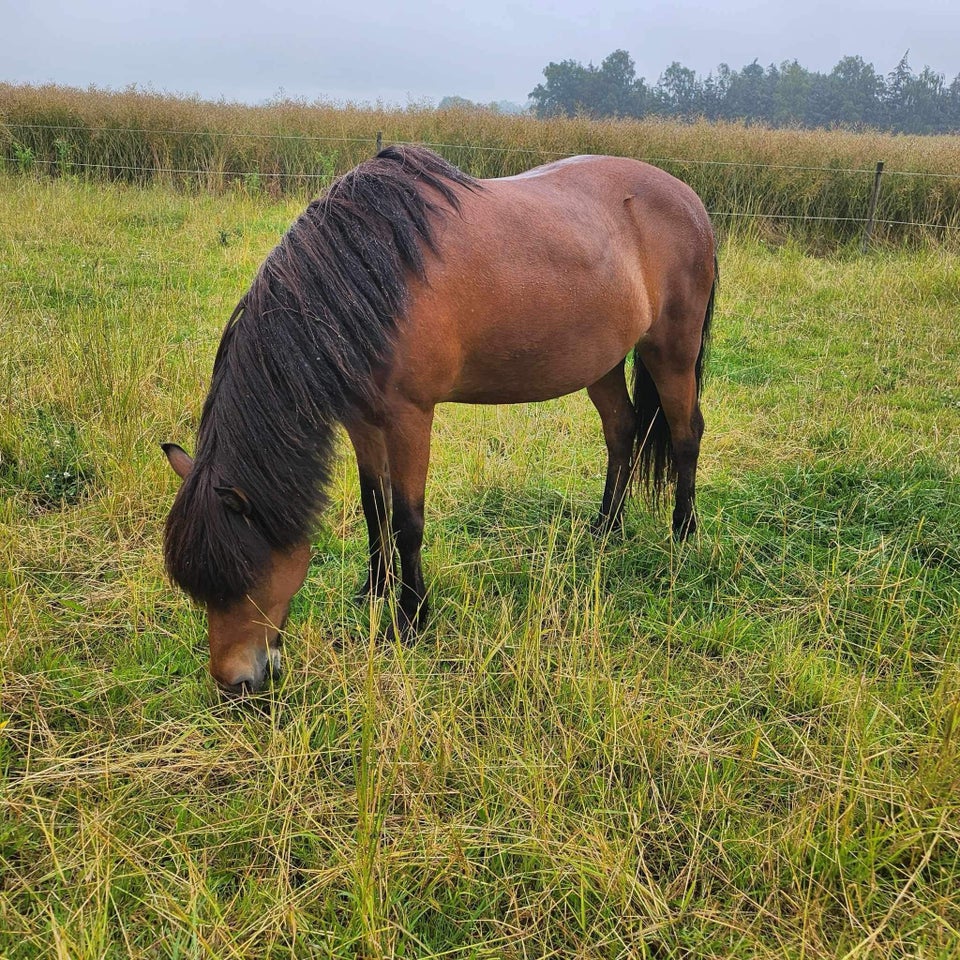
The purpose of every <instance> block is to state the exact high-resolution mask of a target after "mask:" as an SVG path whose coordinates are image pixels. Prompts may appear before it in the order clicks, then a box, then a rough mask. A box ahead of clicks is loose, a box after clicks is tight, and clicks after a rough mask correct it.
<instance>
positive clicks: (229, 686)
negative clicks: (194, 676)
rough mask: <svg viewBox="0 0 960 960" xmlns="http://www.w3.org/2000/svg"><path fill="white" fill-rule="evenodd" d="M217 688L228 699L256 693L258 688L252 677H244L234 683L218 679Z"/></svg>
mask: <svg viewBox="0 0 960 960" xmlns="http://www.w3.org/2000/svg"><path fill="white" fill-rule="evenodd" d="M217 689H218V690H219V691H220V694H221V696H223V697H224V698H225V699H227V700H237V699H240V698H242V697H245V696H248V695H249V694H251V693H256V691H257V688H256V686H255V685H254V682H253V679H252V678H251V677H242V678H241V679H239V680H237V681H235V682H234V683H225V682H224V681H223V680H217Z"/></svg>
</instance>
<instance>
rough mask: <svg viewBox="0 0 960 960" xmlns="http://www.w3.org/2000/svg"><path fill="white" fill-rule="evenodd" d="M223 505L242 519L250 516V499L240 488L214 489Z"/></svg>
mask: <svg viewBox="0 0 960 960" xmlns="http://www.w3.org/2000/svg"><path fill="white" fill-rule="evenodd" d="M213 489H214V490H215V491H216V492H217V493H218V494H220V499H221V500H222V501H223V505H224V506H225V507H226V508H227V509H228V510H232V511H233V512H234V513H239V514H240V516H241V517H249V516H250V498H249V497H248V496H247V495H246V494H245V493H244V492H243V491H242V490H241V489H240V488H239V487H214V488H213Z"/></svg>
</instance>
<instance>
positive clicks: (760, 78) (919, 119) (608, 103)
mask: <svg viewBox="0 0 960 960" xmlns="http://www.w3.org/2000/svg"><path fill="white" fill-rule="evenodd" d="M908 54H909V51H907V53H905V54H904V55H903V57H902V58H901V60H900V62H899V63H898V64H897V66H896V68H895V69H894V70H893V71H892V72H891V73H889V74H888V75H886V76H884V75H883V74H880V73H877V71H876V69H875V68H874V66H873V64H870V63H866V62H865V61H864V60H863V58H862V57H843V58H842V59H841V60H840V62H839V63H838V64H837V65H836V66H835V67H834V68H833V69H832V70H831V71H830V72H829V73H819V72H816V71H811V70H807V69H806V68H805V67H802V66H801V65H800V64H799V63H798V62H797V61H796V60H793V61H785V62H784V63H781V64H780V65H779V66H777V65H775V64H771V65H770V66H769V67H766V68H764V67H761V66H760V64H759V63H758V62H757V61H756V60H754V61H753V63H751V64H748V65H747V66H745V67H743V69H741V70H732V69H731V68H730V67H729V66H728V65H727V64H725V63H722V64H720V66H719V67H717V69H716V71H715V72H711V73H710V74H709V75H708V76H706V77H702V76H699V75H698V74H696V73H695V72H694V71H693V70H691V69H690V68H689V67H685V66H683V65H682V64H680V63H678V62H676V61H674V62H673V63H671V64H670V66H669V67H667V69H666V70H665V71H664V72H663V74H662V75H661V77H660V79H659V80H658V81H657V83H656V84H655V85H653V86H651V85H649V84H648V83H647V82H646V80H645V79H644V78H643V77H637V75H636V65H635V64H634V62H633V59H632V58H631V57H630V54H629V53H627V51H626V50H614V51H613V53H611V54H610V55H609V56H608V57H606V59H604V60H603V62H602V63H601V64H600V65H599V66H594V65H593V64H592V63H589V64H587V65H586V66H584V65H583V64H582V63H579V62H577V61H575V60H562V61H561V62H560V63H549V64H547V66H546V67H545V68H544V71H543V74H544V82H543V83H539V84H537V86H536V87H535V88H534V89H533V90H532V91H531V93H530V100H531V103H532V108H533V111H534V113H535V114H536V115H537V116H539V117H555V116H577V115H581V116H588V117H595V118H603V117H648V116H658V117H672V118H676V119H682V120H695V119H699V118H704V119H707V120H742V121H746V122H750V123H764V124H767V125H769V126H771V127H785V126H800V127H809V128H814V127H834V126H846V127H871V128H875V129H879V130H888V131H891V132H895V133H919V134H929V133H957V132H960V74H958V75H957V76H956V77H955V78H954V80H953V82H952V83H950V84H949V85H948V84H947V83H946V81H945V79H944V76H943V74H939V73H936V72H935V71H933V70H931V69H930V68H929V67H924V68H923V69H922V70H921V71H920V73H914V71H913V70H912V69H911V67H910V63H909V60H908Z"/></svg>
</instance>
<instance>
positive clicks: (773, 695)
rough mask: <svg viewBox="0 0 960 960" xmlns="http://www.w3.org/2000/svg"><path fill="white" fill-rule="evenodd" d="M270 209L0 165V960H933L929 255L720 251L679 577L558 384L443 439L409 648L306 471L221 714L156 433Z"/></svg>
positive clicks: (937, 330) (958, 601)
mask: <svg viewBox="0 0 960 960" xmlns="http://www.w3.org/2000/svg"><path fill="white" fill-rule="evenodd" d="M21 94H22V91H21ZM4 96H6V97H7V98H8V101H9V96H10V94H9V92H7V93H5V94H4ZM64 96H66V95H64ZM151 102H153V101H151V100H150V98H143V97H139V96H138V97H135V98H134V97H131V98H129V99H126V100H125V99H124V98H123V97H122V96H121V97H116V98H114V99H112V100H109V103H110V104H112V106H111V109H114V110H116V111H118V112H117V114H116V120H117V122H118V123H122V124H124V125H127V124H129V123H130V121H131V119H132V118H131V117H128V116H124V115H122V114H121V112H120V111H121V110H122V109H124V104H128V105H136V104H139V105H141V106H142V105H143V104H149V103H151ZM77 103H78V106H77V107H76V110H77V111H79V110H80V109H81V106H80V105H82V104H84V103H87V100H86V99H84V98H78V100H77ZM167 106H169V104H168V103H167V102H166V101H164V100H162V98H158V99H157V101H156V109H158V110H159V109H161V107H163V108H166V107H167ZM131 109H132V107H131ZM180 109H182V110H183V111H184V112H183V114H181V115H179V116H180V120H179V123H180V125H181V126H182V127H184V128H186V127H187V126H189V125H196V122H197V118H198V114H199V113H202V112H203V111H206V110H208V107H207V106H206V105H199V104H189V103H187V104H184V105H182V106H181V107H180ZM230 109H233V108H230ZM285 109H287V108H285ZM289 109H291V110H293V108H292V107H291V108H289ZM298 109H299V108H298ZM219 115H220V114H218V116H219ZM293 115H299V114H291V116H293ZM72 116H73V115H72V114H71V115H70V116H69V117H68V116H64V117H62V118H61V119H63V120H64V121H66V120H67V119H70V118H71V117H72ZM222 116H223V117H228V116H233V117H234V118H235V119H236V122H237V123H238V124H239V121H240V119H242V120H243V124H244V127H245V128H249V122H248V121H249V120H250V118H251V117H254V116H261V114H256V112H254V113H248V112H246V111H238V112H237V113H235V114H231V113H230V110H229V109H227V108H224V112H223V114H222ZM262 116H264V117H265V116H266V114H263V115H262ZM277 116H283V113H282V111H281V112H280V113H278V114H277ZM330 116H331V117H333V116H338V117H341V119H342V120H343V122H346V119H345V118H346V117H347V115H346V114H343V113H331V114H330ZM142 119H143V120H144V122H145V123H146V121H149V124H150V125H151V126H154V125H156V124H158V123H159V119H160V118H159V117H154V116H149V117H147V116H144V117H142ZM369 119H370V120H372V121H375V122H374V123H372V124H371V126H374V127H376V126H382V127H383V128H384V132H385V136H387V135H388V133H389V131H388V125H387V124H386V123H385V122H383V120H384V117H382V116H377V115H376V114H375V113H372V114H370V116H369ZM402 119H403V117H402V116H398V118H397V123H398V124H399V123H400V121H401V120H402ZM167 120H168V121H169V120H171V118H170V117H169V116H167ZM98 122H99V121H98ZM264 122H267V121H264ZM271 122H272V121H271ZM410 122H411V123H414V122H416V123H422V124H427V123H429V122H433V123H443V122H446V121H444V120H443V118H442V117H435V116H433V115H429V116H428V115H427V114H425V113H423V114H421V113H419V112H414V113H412V114H411V120H410ZM476 122H477V123H478V124H480V125H482V124H487V123H489V124H494V123H500V122H501V120H499V119H496V120H495V119H493V118H487V117H481V118H479V119H478V120H477V121H476ZM280 129H283V128H280ZM357 129H359V128H357ZM357 129H353V130H351V132H353V133H356V132H357ZM517 129H518V130H519V129H521V126H518V127H517ZM524 129H525V128H524ZM531 129H532V128H531ZM538 129H539V128H538ZM542 129H543V131H544V133H543V135H544V136H545V137H546V136H547V135H548V132H550V131H554V133H556V131H558V130H559V129H560V127H555V126H550V125H546V126H544V127H543V128H542ZM565 129H568V130H571V131H573V130H582V131H583V132H584V135H586V134H587V133H589V132H591V131H600V130H602V129H605V128H604V127H603V126H602V125H600V126H596V127H595V126H592V125H586V124H585V125H582V126H580V127H578V126H577V125H576V124H575V123H571V124H570V125H569V127H567V128H565ZM619 129H620V128H619V127H618V126H617V125H610V126H609V130H610V131H614V132H615V131H617V130H619ZM694 130H695V128H689V129H686V130H679V132H678V135H684V136H686V135H690V136H693V133H694ZM423 132H424V133H425V134H430V138H431V139H432V138H433V137H434V136H436V137H437V138H439V136H440V135H441V134H443V133H445V132H447V131H444V130H442V129H434V130H433V131H432V132H431V130H429V129H426V128H424V130H423ZM406 133H407V130H406V129H405V130H404V134H405V135H406ZM742 133H743V134H744V136H745V137H748V136H750V135H751V131H746V130H745V131H742ZM556 135H557V136H558V137H559V133H556ZM463 136H465V134H463ZM477 136H478V137H479V133H478V134H477ZM718 136H719V135H718ZM425 138H426V137H425ZM757 142H758V143H759V142H760V137H759V135H758V140H757ZM552 145H553V146H559V145H560V144H559V143H552ZM566 146H568V147H574V148H575V149H582V148H583V147H584V146H586V145H576V146H574V144H566ZM731 149H732V148H731ZM887 156H888V158H889V156H890V155H889V154H888V155H887ZM166 162H168V161H167V160H166V159H165V160H164V163H166ZM844 162H845V163H846V162H848V161H846V160H845V161H844ZM851 162H852V161H851ZM302 202H303V201H302V198H301V197H298V196H292V197H282V196H281V197H279V198H276V199H274V198H272V197H271V196H270V195H269V193H267V192H265V191H262V190H245V189H237V190H230V191H227V192H225V193H220V194H216V193H207V192H196V191H184V190H182V189H171V188H170V187H169V186H168V185H162V184H158V183H154V182H152V181H151V182H150V183H149V184H147V185H145V186H142V187H134V186H131V185H128V184H125V183H113V184H109V183H101V182H96V181H94V180H86V179H84V178H74V177H72V176H67V177H62V178H59V179H49V178H46V177H43V178H36V177H31V176H23V175H22V174H20V173H17V174H2V173H0V637H2V650H0V956H3V957H9V958H11V960H19V958H31V960H32V958H34V957H45V956H51V957H70V958H91V960H92V958H98V960H99V958H103V957H127V956H138V957H140V956H142V957H168V958H183V957H191V958H192V957H210V958H224V957H237V958H241V957H243V958H249V957H291V958H292V957H297V958H302V957H318V958H319V957H324V958H326V957H401V956H405V957H445V958H452V957H463V958H467V957H470V958H481V957H490V958H493V957H497V958H508V960H510V958H517V960H520V958H532V957H577V958H610V957H650V958H681V957H682V958H690V957H718V958H719V957H723V958H734V957H743V958H757V957H760V958H763V957H769V958H782V957H794V958H805V960H806V958H834V957H847V958H867V957H870V958H874V957H876V958H881V957H882V958H890V960H893V958H900V957H905V956H911V957H922V958H939V960H946V958H952V957H956V956H958V954H960V552H958V546H957V531H958V529H960V492H958V490H960V486H958V480H960V470H958V462H960V459H958V458H960V386H958V380H957V376H956V373H957V370H958V368H960V328H958V323H957V318H958V312H960V293H958V291H960V263H958V259H957V256H956V253H955V251H954V250H953V249H951V248H949V247H944V246H941V245H936V244H930V243H928V244H920V245H910V246H907V247H903V248H896V247H891V246H887V247H883V248H881V249H878V250H875V251H873V252H872V253H871V254H870V255H868V256H865V257H861V256H859V255H858V254H857V253H856V252H855V251H853V250H851V249H849V248H843V249H841V250H840V251H839V252H838V253H837V254H836V255H833V256H830V257H822V256H816V255H813V254H812V253H811V252H809V250H808V249H806V246H805V244H803V243H800V242H798V241H796V240H794V239H790V238H787V239H786V240H785V242H782V243H780V242H778V243H774V242H771V240H772V239H775V238H772V237H771V236H770V235H768V234H765V235H764V236H757V235H755V234H745V235H736V234H733V235H729V236H728V237H727V239H726V241H725V243H724V244H723V246H722V249H721V272H722V276H723V281H722V288H721V297H720V300H719V303H718V308H717V314H716V320H715V343H714V348H713V351H712V354H711V357H710V360H709V365H708V376H707V386H706V391H705V397H704V409H705V415H706V419H707V435H706V438H705V444H704V452H703V456H702V460H701V472H700V483H699V490H700V495H699V496H700V517H701V530H700V531H699V533H698V534H697V537H696V538H695V540H694V541H693V542H692V543H689V544H687V545H684V546H682V547H677V546H675V545H674V544H673V543H672V542H671V539H670V537H669V524H668V520H667V518H666V517H663V516H659V517H658V516H653V515H651V514H650V513H649V511H648V510H647V509H646V508H645V507H644V506H643V505H642V504H640V503H637V504H636V505H634V506H632V507H631V508H630V511H629V514H628V519H627V524H626V530H625V533H624V535H623V537H622V538H613V539H610V540H608V541H604V542H597V541H595V540H594V539H593V538H592V537H591V536H590V534H589V530H588V527H589V522H590V520H591V519H592V517H593V516H594V514H595V511H596V507H597V504H598V502H599V497H600V491H601V487H602V480H603V472H604V457H603V442H602V438H601V435H600V428H599V423H598V422H597V420H596V416H595V414H594V412H593V409H592V407H591V406H590V404H589V402H588V401H587V399H586V398H585V397H584V396H583V395H577V396H571V397H567V398H564V399H562V400H558V401H554V402H551V403H547V404H538V405H530V406H517V407H493V408H479V407H459V406H455V405H450V406H446V407H442V408H441V409H440V411H439V412H438V417H437V422H436V426H435V439H434V443H433V465H432V471H431V477H430V482H429V485H428V491H427V498H428V502H427V513H428V520H427V540H426V551H425V565H426V570H427V574H428V577H429V582H430V589H431V591H432V597H433V601H434V613H433V617H432V620H431V623H430V625H429V626H428V628H427V629H426V630H425V632H424V634H423V636H422V637H421V638H420V639H419V641H418V642H417V643H416V644H414V645H412V646H410V647H402V646H399V645H397V644H395V643H391V642H387V641H386V640H385V639H384V638H383V634H382V631H380V630H379V629H378V626H377V624H378V622H379V620H380V619H381V617H382V614H383V611H381V610H379V609H378V608H377V607H373V608H369V607H357V606H356V605H354V603H353V602H352V600H351V596H352V594H353V592H354V589H355V588H356V586H357V585H358V584H359V582H360V580H361V579H362V574H363V567H364V557H365V549H366V547H365V534H364V527H363V519H362V514H361V512H360V509H359V502H358V493H357V481H356V477H355V468H354V466H353V465H352V463H350V462H349V460H348V459H346V458H344V460H343V461H342V463H341V465H340V467H339V468H338V471H337V473H336V477H335V482H334V489H333V498H332V505H331V508H330V510H329V511H328V513H327V514H326V516H325V519H324V522H323V524H322V526H321V528H320V530H319V531H318V533H317V536H316V538H315V542H314V551H313V553H314V555H313V560H312V564H311V571H310V574H309V577H308V580H307V583H306V585H305V587H304V590H303V591H302V592H301V594H300V595H299V596H298V598H297V599H296V601H295V604H294V609H293V612H292V618H291V623H290V631H289V636H288V638H287V642H286V667H287V672H286V676H285V678H284V680H283V681H282V683H281V684H280V685H279V686H278V687H277V688H276V689H274V690H273V692H272V694H271V695H270V696H269V697H268V698H267V699H266V701H265V704H264V709H263V711H262V712H260V713H248V712H244V711H238V710H236V709H235V708H231V707H229V706H227V705H224V704H222V703H220V702H218V700H217V698H216V696H215V693H214V690H213V689H212V684H211V681H210V679H209V677H208V675H207V671H206V659H207V654H206V650H205V647H206V638H205V631H204V620H203V616H202V614H201V613H200V612H199V611H197V610H195V609H194V608H192V607H191V606H190V604H189V603H188V602H187V601H186V600H185V599H184V598H183V597H182V596H180V595H178V594H177V592H176V591H175V590H174V589H173V588H172V587H171V585H170V584H169V583H168V582H167V581H166V579H165V577H164V574H163V570H162V560H161V551H160V540H161V529H162V523H163V518H164V516H165V514H166V511H167V509H168V507H169V504H170V502H171V499H172V497H173V494H174V491H175V488H176V479H175V478H174V477H173V475H172V473H171V472H170V470H169V468H168V467H167V465H166V462H165V460H164V459H163V457H162V454H161V453H160V450H159V446H158V444H159V443H160V442H161V441H164V440H176V441H178V442H181V443H183V444H184V445H186V446H188V447H190V446H191V445H192V437H193V435H194V432H195V430H196V426H197V420H198V416H199V411H200V408H201V404H202V401H203V397H204V395H205V392H206V386H207V383H208V380H209V374H210V368H211V363H212V359H213V354H214V351H215V349H216V345H217V342H218V339H219V333H220V330H221V327H222V324H223V322H224V321H225V319H226V317H227V316H228V315H229V313H230V310H231V309H232V307H233V305H234V304H235V302H236V300H237V298H238V297H239V295H240V294H241V293H242V292H243V290H244V289H245V287H246V285H247V283H248V282H249V280H250V278H251V276H252V273H253V271H254V269H255V268H256V265H257V264H258V263H259V262H260V261H261V259H262V258H263V257H264V255H265V254H266V253H267V251H268V250H269V249H270V247H271V246H272V244H274V243H275V242H276V240H277V238H278V237H279V235H280V233H281V232H282V231H283V230H284V229H285V228H286V226H287V225H288V223H289V222H290V221H291V220H292V218H293V217H294V216H295V215H296V214H297V213H298V212H299V211H300V209H301V206H302ZM764 241H765V242H764Z"/></svg>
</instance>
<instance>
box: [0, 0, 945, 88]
mask: <svg viewBox="0 0 960 960" xmlns="http://www.w3.org/2000/svg"><path fill="white" fill-rule="evenodd" d="M617 48H622V49H625V50H627V51H629V53H630V54H631V56H632V57H633V59H634V60H635V61H636V64H637V74H638V76H643V77H646V79H647V80H648V81H649V82H651V83H653V82H655V81H656V80H657V78H658V77H659V76H660V74H661V73H662V72H663V70H664V68H665V67H667V66H668V65H669V64H670V63H671V62H672V61H674V60H678V61H680V62H681V63H682V64H683V65H684V66H687V67H691V68H693V69H694V70H695V71H697V73H700V74H702V75H706V74H707V73H708V72H709V71H711V70H712V69H714V68H715V67H716V66H717V64H719V63H727V64H729V65H730V66H731V67H733V68H735V69H740V68H741V67H743V66H744V65H745V64H748V63H750V62H752V61H753V60H754V59H755V58H756V59H759V61H760V63H761V64H762V65H764V66H766V65H768V64H770V63H780V62H781V61H783V60H793V59H797V60H799V61H800V63H801V64H802V65H803V66H805V67H807V68H808V69H811V70H820V71H824V72H826V71H829V70H830V69H831V68H832V67H833V66H834V64H836V62H837V61H838V60H839V59H840V58H841V57H843V56H845V55H848V54H849V55H852V54H859V55H860V56H862V57H863V58H864V59H865V60H866V61H868V62H870V63H873V64H874V66H875V67H876V68H877V70H878V71H879V72H880V73H883V74H887V73H889V72H890V71H891V70H892V69H893V68H894V67H895V66H896V64H897V62H898V61H899V59H900V57H901V56H902V55H903V53H904V52H905V51H906V50H907V49H908V48H909V50H910V64H911V66H912V67H913V69H914V71H915V72H919V70H920V69H921V68H922V67H923V66H926V65H929V66H930V67H932V68H933V69H934V70H936V71H937V72H939V73H943V74H945V75H946V78H947V82H949V81H950V80H952V79H953V77H955V76H956V75H957V74H958V73H960V0H910V2H905V0H898V2H892V0H870V2H866V0H792V2H781V0H778V2H767V3H764V2H761V0H674V2H670V3H660V4H651V3H642V2H637V0H589V2H588V0H583V2H573V0H556V2H554V3H544V2H540V3H519V2H515V0H473V2H471V3H470V4H468V5H464V6H463V7H460V8H456V7H453V6H451V5H448V4H446V3H441V2H439V0H410V2H406V3H403V2H398V0H337V2H335V3H323V2H321V3H307V2H303V0H299V2H295V0H211V2H205V0H192V2H190V0H102V2H94V0H70V2H65V0H0V80H5V81H8V82H14V83H44V82H49V81H53V82H56V83H62V84H68V85H71V86H81V87H85V86H88V85H90V84H94V85H97V86H101V87H111V88H122V87H125V86H128V85H129V84H137V85H139V86H150V87H153V88H154V89H156V90H158V91H167V92H171V93H197V94H200V95H201V96H202V97H209V98H214V99H217V98H220V97H224V98H226V99H228V100H241V101H246V102H249V103H259V102H262V101H264V100H266V99H269V98H271V97H273V96H275V95H277V94H278V93H280V92H281V91H282V92H283V93H284V94H286V95H287V96H291V97H298V98H299V97H303V98H306V99H307V100H316V99H324V100H334V101H340V102H344V101H354V102H376V101H378V100H380V101H383V102H385V103H387V104H399V105H406V104H407V103H410V102H422V101H433V102H437V101H439V100H440V99H441V98H442V97H444V96H446V95H453V94H457V95H460V96H463V97H467V98H468V99H471V100H478V101H484V102H486V101H491V100H512V101H516V102H520V103H523V102H525V101H526V99H527V95H528V94H529V93H530V91H531V90H532V89H533V87H534V86H536V84H537V83H539V82H540V81H541V80H542V72H543V68H544V66H545V65H546V64H547V63H548V62H550V61H551V60H564V59H572V60H579V61H581V62H583V63H587V62H588V61H593V62H594V63H599V62H600V61H601V60H602V59H603V58H604V57H605V56H606V55H607V54H608V53H610V52H611V51H613V50H615V49H617Z"/></svg>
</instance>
